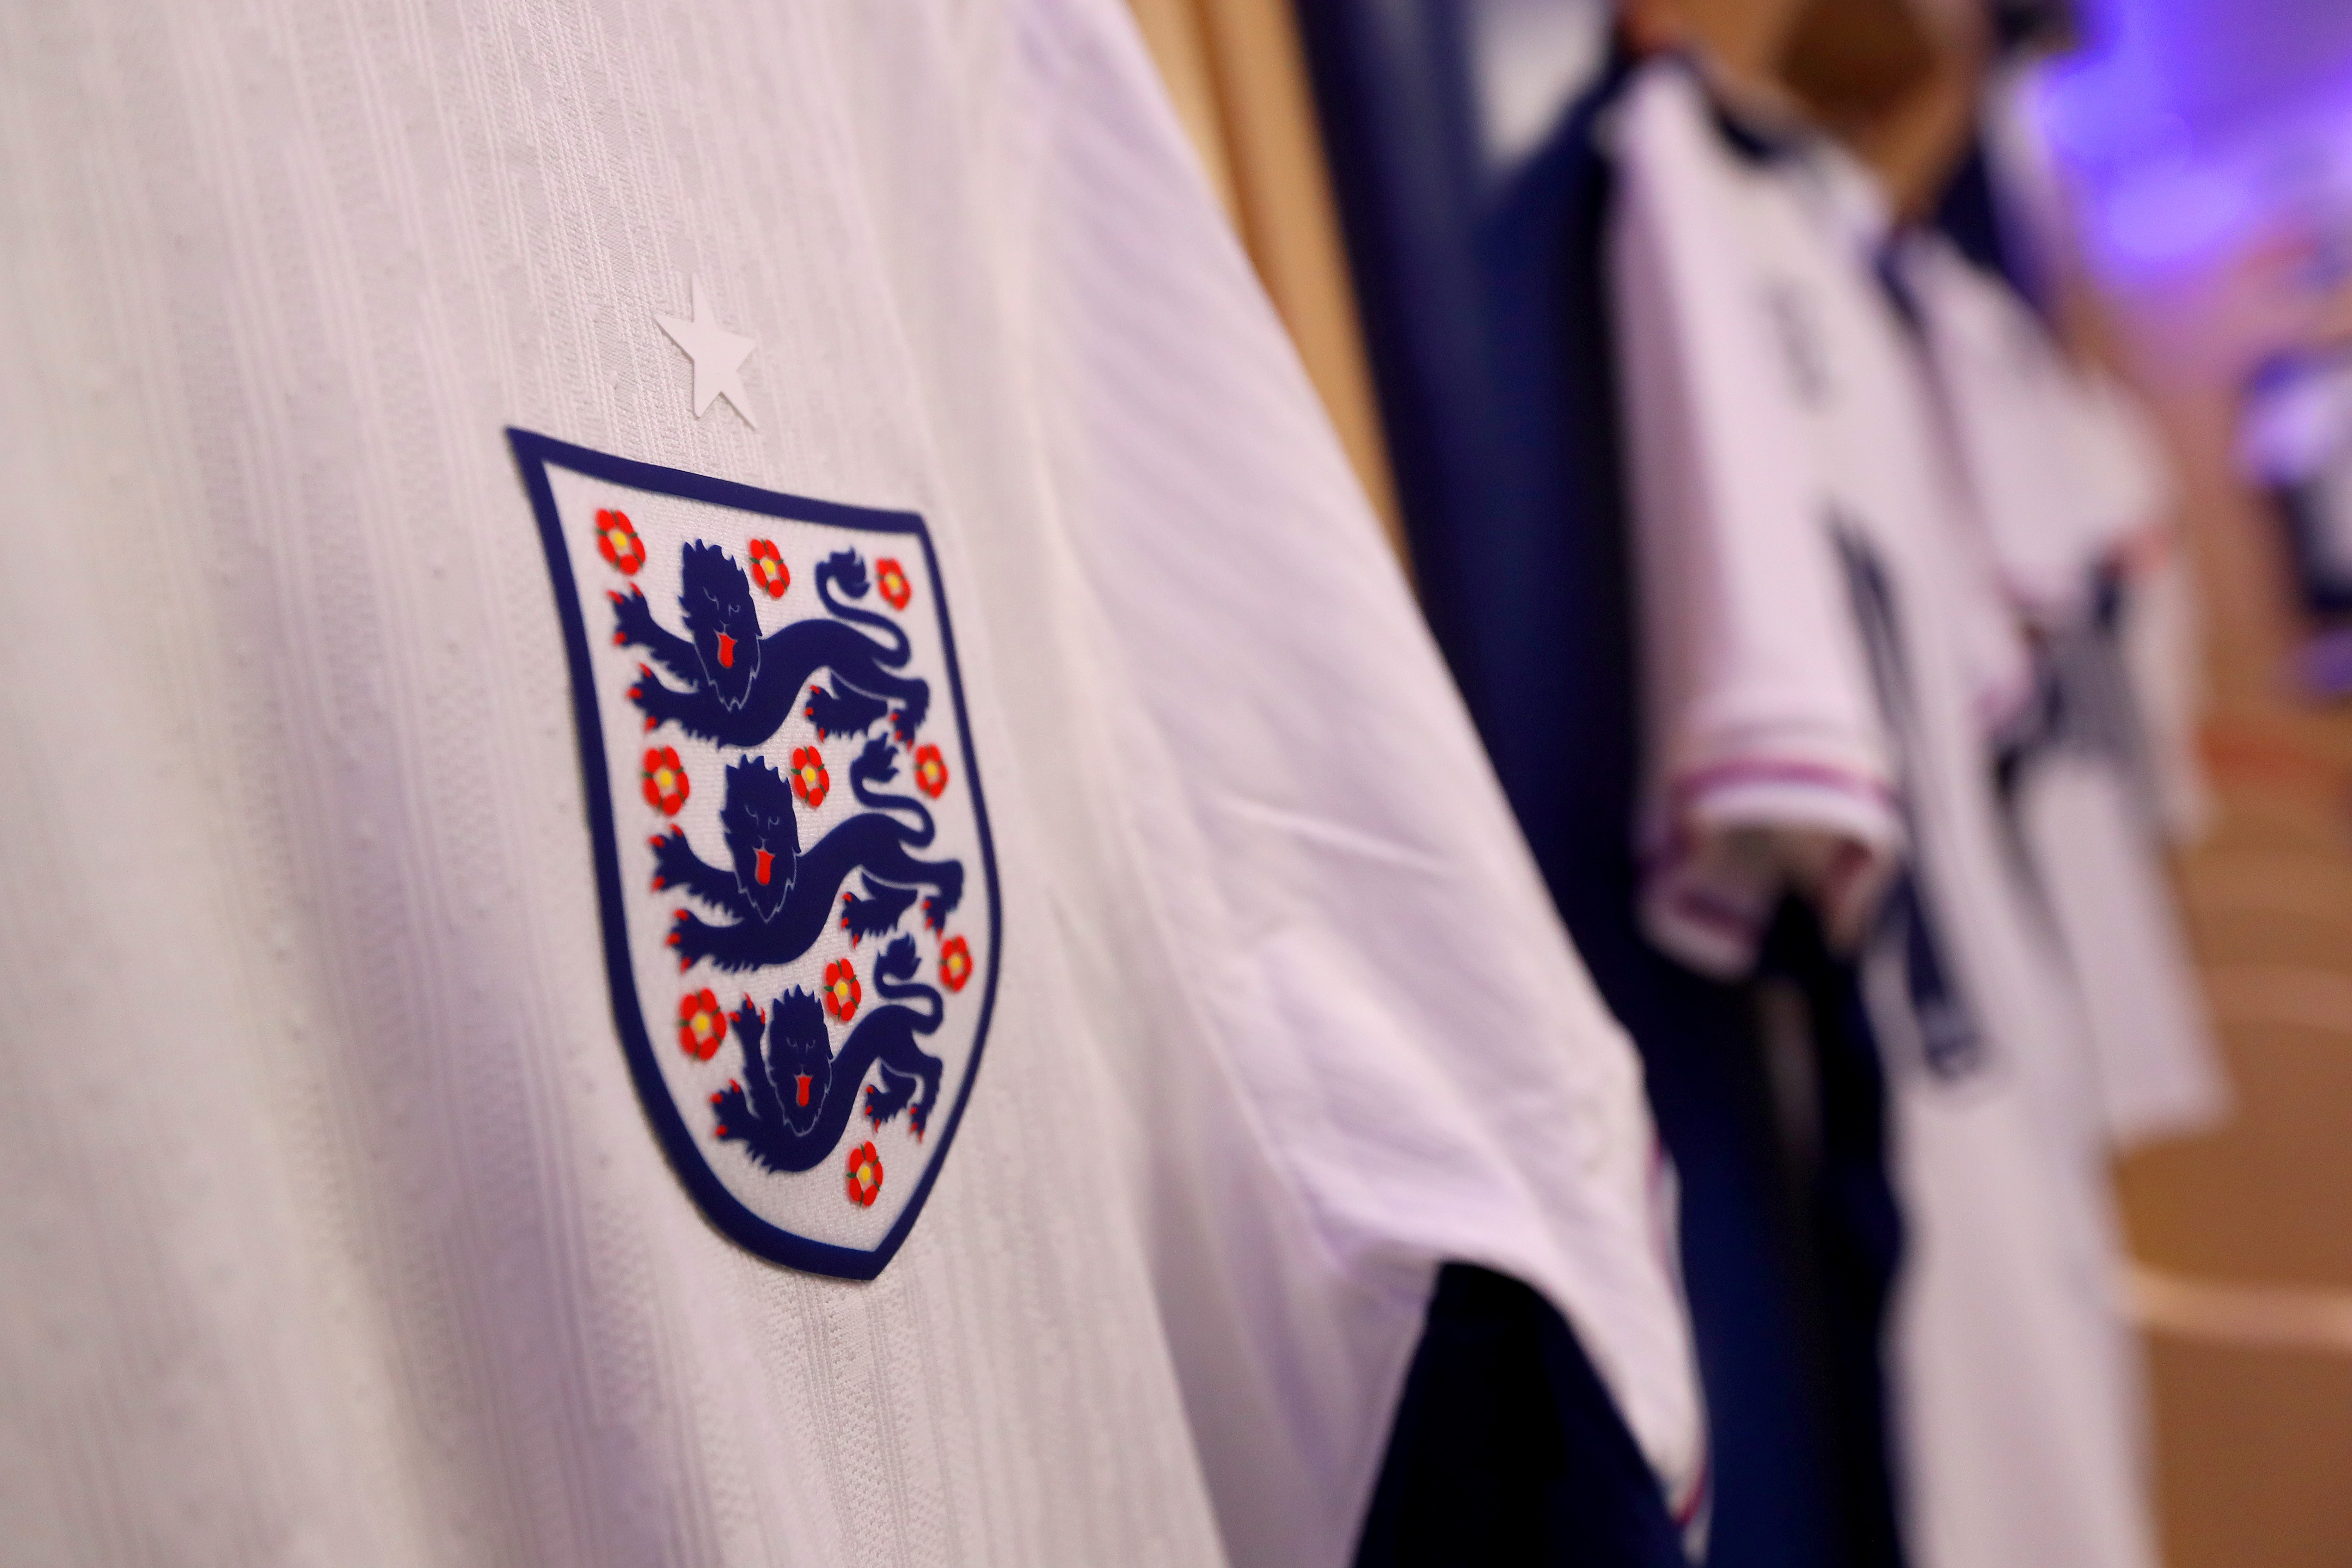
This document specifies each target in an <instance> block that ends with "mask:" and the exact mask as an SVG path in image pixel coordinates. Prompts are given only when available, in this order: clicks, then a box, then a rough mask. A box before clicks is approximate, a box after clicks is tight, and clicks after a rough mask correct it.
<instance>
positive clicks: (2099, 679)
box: [1897, 234, 2227, 1146]
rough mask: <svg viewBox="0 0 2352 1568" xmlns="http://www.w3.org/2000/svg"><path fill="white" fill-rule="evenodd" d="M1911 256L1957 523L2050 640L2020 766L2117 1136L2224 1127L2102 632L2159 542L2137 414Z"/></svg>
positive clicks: (1946, 249)
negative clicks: (2110, 580) (2034, 728)
mask: <svg viewBox="0 0 2352 1568" xmlns="http://www.w3.org/2000/svg"><path fill="white" fill-rule="evenodd" d="M1897 256H1898V266H1899V267H1900V269H1901V274H1902V277H1903V279H1904V283H1905V288H1906V294H1907V296H1908V298H1909V299H1910V300H1911V301H1912V303H1913V306H1914V308H1915V309H1916V312H1917V318H1918V322H1919V341H1920V343H1921V346H1922V348H1923V350H1924V353H1925V360H1926V363H1927V366H1928V368H1929V370H1930V373H1931V374H1932V375H1933V378H1934V384H1935V389H1936V393H1937V398H1936V402H1937V409H1938V412H1939V413H1940V415H1941V416H1942V418H1943V421H1944V424H1945V428H1946V429H1947V430H1948V433H1949V435H1950V437H1951V447H1952V449H1953V450H1954V452H1955V453H1956V454H1957V457H1958V468H1959V470H1960V472H1961V474H1962V476H1963V478H1964V480H1965V485H1964V489H1965V490H1966V495H1967V503H1968V504H1967V505H1966V506H1964V507H1961V508H1957V509H1954V510H1953V511H1952V513H1951V515H1953V516H1954V517H1955V518H1956V519H1958V520H1959V521H1961V522H1962V524H1963V526H1965V527H1968V528H1969V529H1971V531H1973V532H1974V533H1975V534H1976V535H1977V538H1978V541H1979V545H1980V547H1981V548H1982V549H1983V550H1984V551H1985V552H1987V553H1988V554H1989V555H1990V558H1991V560H1992V562H1993V563H1994V564H1995V568H1996V574H1997V575H1998V577H1999V579H2000V584H2001V585H2002V587H2003V589H2004V590H2005V594H2004V595H2002V597H2003V599H2005V601H2006V608H2007V610H2008V611H2009V613H2011V614H2013V615H2014V616H2016V617H2017V618H2018V619H2020V620H2021V621H2022V622H2023V623H2024V624H2025V625H2027V626H2031V627H2032V628H2033V629H2034V630H2035V631H2036V632H2038V633H2039V634H2040V637H2041V639H2042V650H2043V668H2044V670H2045V672H2046V676H2045V678H2046V679H2048V680H2049V681H2050V682H2051V683H2052V684H2051V709H2050V710H2049V711H2048V712H2047V714H2046V715H2045V716H2044V720H2043V727H2045V728H2048V729H2049V730H2051V731H2052V732H2051V733H2050V734H2048V735H2046V736H2045V737H2043V738H2042V740H2041V741H2040V742H2037V743H2035V744H2033V745H2032V747H2031V749H2030V750H2029V752H2028V753H2027V754H2026V755H2025V756H2023V757H2022V758H2021V761H2020V763H2019V764H2018V768H2017V774H2016V777H2015V780H2014V783H2013V786H2012V787H2013V795H2012V808H2013V810H2014V811H2015V813H2016V816H2017V821H2018V825H2019V827H2020V830H2021V833H2022V835H2023V837H2024V839H2025V845H2026V848H2027V850H2028V853H2029V855H2030V857H2031V859H2032V865H2033V868H2034V872H2035V877H2036V880H2037V882H2038V883H2039V885H2040V888H2041V890H2042V895H2043V897H2044V899H2045V900H2046V903H2047V905H2048V909H2049V911H2050V913H2051V914H2052V916H2053V918H2054V921H2055V923H2056V927H2057V931H2058V933H2059V936H2060V938H2061V942H2062V945H2063V950H2064V952H2065V955H2066V959H2067V963H2068V967H2069V969H2070V971H2071V972H2072V973H2073V975H2074V981H2075V983H2076V984H2077V986H2078V987H2079V989H2080V992H2081V994H2082V998H2083V1005H2084V1015H2085V1017H2086V1020H2087V1022H2088V1024H2089V1027H2090V1038H2091V1043H2092V1047H2093V1049H2094V1053H2095V1060H2096V1064H2097V1068H2098V1072H2097V1079H2098V1097H2099V1099H2098V1102H2099V1106H2100V1109H2101V1112H2102V1114H2103V1116H2104V1118H2105V1124H2106V1127H2107V1130H2108V1134H2109V1136H2110V1137H2111V1138H2112V1139H2113V1140H2114V1141H2115V1142H2116V1143H2117V1144H2118V1145H2119V1146H2129V1145H2132V1144H2135V1143H2138V1142H2146V1141H2147V1140H2150V1139H2153V1138H2158V1137H2164V1136H2170V1135H2178V1134H2180V1133H2183V1132H2188V1131H2198V1130H2200V1129H2202V1128H2206V1127H2210V1125H2212V1123H2213V1122H2215V1121H2218V1120H2219V1119H2220V1118H2221V1115H2222V1114H2223V1113H2224V1111H2225V1109H2226V1104H2227V1094H2226V1090H2225V1089H2224V1088H2223V1085H2222V1080H2221V1069H2220V1067H2219V1065H2218V1056H2217V1051H2216V1047H2215V1045H2214V1041H2213V1036H2212V1026H2211V1023H2210V1019H2209V1017H2208V1016H2207V1014H2206V1011H2205V1007H2204V1004H2203V1001H2202V998H2201V997H2200V995H2199V994H2198V992H2197V988H2196V980H2195V976H2194V974H2193V973H2192V972H2191V969H2190V966H2189V958H2188V950H2187V943H2186V942H2185V940H2184V939H2183V937H2182V935H2181V931H2180V928H2179V919H2178V917H2177V916H2176V915H2175V913H2174V911H2173V908H2172V903H2171V895H2170V893H2169V891H2168V889H2167V888H2166V886H2165V882H2164V872H2163V868H2162V865H2161V863H2160V861H2159V860H2158V831H2159V827H2158V821H2156V820H2154V819H2153V818H2154V816H2155V815H2156V813H2155V811H2152V810H2151V809H2150V808H2151V807H2157V808H2158V809H2160V806H2158V800H2160V798H2161V794H2162V792H2160V791H2150V790H2149V789H2147V788H2146V787H2143V786H2142V784H2141V781H2142V780H2143V779H2144V778H2146V777H2147V773H2148V770H2147V768H2146V767H2145V765H2144V764H2143V763H2142V759H2143V758H2144V757H2145V756H2146V755H2147V752H2148V751H2149V749H2150V741H2151V739H2152V738H2151V737H2150V736H2149V735H2148V734H2147V731H2148V728H2149V726H2147V724H2145V723H2143V722H2142V721H2141V720H2140V717H2139V712H2140V709H2141V706H2142V705H2141V704H2140V703H2139V702H2137V700H2135V693H2134V692H2133V690H2132V688H2131V686H2130V685H2129V684H2128V681H2127V678H2126V676H2125V673H2124V671H2125V669H2126V666H2125V665H2124V664H2123V663H2122V661H2121V659H2120V658H2118V657H2117V650H2116V647H2114V646H2113V645H2111V644H2109V643H2108V642H2107V639H2105V637H2103V636H2102V635H2101V634H2100V632H2099V631H2098V630H2097V629H2096V628H2095V626H2094V625H2093V624H2092V623H2093V619H2094V616H2095V613H2096V612H2095V605H2094V603H2093V595H2094V589H2095V583H2096V581H2097V578H2098V574H2099V572H2100V570H2101V569H2102V568H2103V567H2106V566H2111V565H2120V564H2122V563H2123V562H2124V561H2125V560H2126V559H2127V558H2128V555H2129V552H2130V551H2131V547H2132V546H2133V545H2134V543H2135V542H2137V541H2138V540H2140V539H2141V538H2144V537H2147V536H2152V535H2153V536H2158V537H2160V533H2159V529H2160V523H2161V508H2162V504H2163V496H2162V491H2161V490H2160V489H2158V487H2157V486H2156V485H2154V484H2153V483H2150V482H2148V480H2147V478H2146V477H2145V476H2146V475H2147V472H2148V465H2147V463H2146V462H2144V461H2136V460H2135V458H2134V454H2133V451H2132V447H2133V446H2134V444H2135V443H2134V442H2133V440H2132V437H2131V436H2130V433H2129V430H2128V427H2127V426H2126V425H2125V424H2124V421H2125V420H2126V418H2127V416H2126V414H2125V413H2124V411H2123V409H2122V407H2121V405H2119V404H2117V402H2116V398H2117V396H2118V394H2116V393H2115V392H2113V391H2112V390H2110V389H2105V388H2101V387H2097V386H2095V385H2092V384H2086V382H2085V379H2084V376H2083V375H2082V374H2080V373H2078V372H2076V371H2075V370H2074V367H2072V366H2071V365H2069V364H2067V363H2066V362H2065V361H2064V359H2063V357H2062V356H2061V355H2060V353H2058V351H2057V348H2056V345H2055V344H2054V343H2053V342H2051V341H2050V339H2049V336H2048V333H2047V331H2045V330H2044V329H2043V328H2042V324H2041V322H2040V321H2039V320H2037V319H2036V318H2035V317H2034V316H2033V314H2032V312H2031V311H2030V310H2027V309H2026V307H2025V305H2024V302H2023V301H2022V300H2019V299H2017V298H2016V296H2015V295H2014V294H2013V293H2012V292H2011V290H2010V289H2009V288H2008V286H2007V285H2006V284H2004V283H2002V282H2001V281H2000V279H1995V278H1993V277H1990V276H1989V275H1987V274H1985V273H1983V272H1981V271H1979V269H1978V268H1975V267H1974V266H1973V265H1972V264H1971V263H1969V261H1968V260H1967V259H1966V258H1963V257H1962V256H1961V255H1960V254H1959V253H1958V250H1957V249H1955V248H1954V247H1952V246H1951V245H1950V243H1949V242H1948V241H1946V240H1943V239H1941V238H1940V237H1936V236H1933V235H1926V234H1920V235H1912V236H1906V237H1905V238H1904V239H1903V240H1902V241H1901V242H1900V243H1899V246H1898V249H1897ZM2144 581H2145V580H2144V579H2142V578H2140V577H2137V576H2136V577H2134V578H2133V579H2132V580H2131V582H2129V583H2128V584H2126V593H2128V594H2129V595H2131V596H2130V598H2129V599H2128V601H2127V603H2126V615H2127V616H2137V615H2139V614H2141V613H2142V612H2143V611H2144V610H2152V611H2155V612H2157V613H2160V612H2161V607H2162V605H2161V601H2160V600H2151V601H2150V602H2148V603H2146V604H2144V603H2143V599H2142V587H2143V583H2144ZM2150 586H2153V584H2150ZM2158 592H2161V590H2160V589H2158ZM2151 794H2154V795H2158V800H2150V799H2147V798H2144V797H2146V796H2148V795H2151Z"/></svg>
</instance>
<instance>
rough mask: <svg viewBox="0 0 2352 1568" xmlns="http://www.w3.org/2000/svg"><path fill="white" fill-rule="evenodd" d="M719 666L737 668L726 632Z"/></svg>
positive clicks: (723, 637) (763, 878) (721, 638)
mask: <svg viewBox="0 0 2352 1568" xmlns="http://www.w3.org/2000/svg"><path fill="white" fill-rule="evenodd" d="M719 668H721V669H732V668H735V639H734V638H733V637H729V636H728V635H727V634H726V633H725V632H720V633H719ZM760 880H761V881H763V882H764V881H766V880H767V879H766V878H765V877H762V878H761V879H760Z"/></svg>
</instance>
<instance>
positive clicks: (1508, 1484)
mask: <svg viewBox="0 0 2352 1568" xmlns="http://www.w3.org/2000/svg"><path fill="white" fill-rule="evenodd" d="M1502 1563H1560V1564H1571V1563H1572V1564H1574V1565H1575V1568H1685V1558H1684V1556H1683V1552H1682V1546H1681V1541H1680V1533H1679V1531H1677V1529H1676V1528H1675V1522H1674V1521H1673V1520H1672V1519H1670V1518H1669V1517H1668V1516H1667V1513H1666V1505H1665V1500H1664V1496H1663V1495H1662V1494H1661V1493H1660V1491H1659V1489H1658V1484H1657V1480H1656V1478H1655V1477H1654V1476H1653V1475H1652V1474H1651V1471H1650V1467H1649V1462H1648V1461H1647V1460H1646V1459H1644V1458H1643V1457H1642V1451H1641V1449H1640V1448H1639V1447H1636V1446H1635V1444H1634V1442H1633V1434H1632V1433H1631V1432H1629V1431H1628V1430H1626V1427H1625V1423H1624V1421H1623V1419H1622V1417H1621V1416H1620V1415H1618V1414H1617V1407H1616V1405H1615V1404H1613V1403H1612V1401H1611V1399H1610V1397H1609V1391H1608V1389H1607V1388H1606V1387H1605V1386H1603V1384H1601V1378H1600V1376H1599V1374H1598V1373H1595V1372H1594V1371H1593V1370H1592V1363H1591V1362H1590V1361H1589V1360H1587V1359H1586V1357H1585V1354H1584V1352H1583V1349H1582V1347H1580V1345H1579V1344H1578V1343H1577V1341H1576V1335H1575V1334H1574V1333H1572V1332H1571V1331H1570V1329H1569V1326H1568V1323H1567V1321H1565V1320H1564V1319H1562V1318H1561V1317H1560V1315H1559V1312H1557V1311H1555V1310H1553V1309H1552V1307H1551V1305H1550V1303H1549V1302H1547V1301H1546V1300H1544V1299H1543V1298H1542V1297H1541V1296H1539V1295H1538V1294H1537V1293H1536V1292H1535V1291H1533V1290H1531V1289H1528V1287H1527V1286H1525V1285H1522V1284H1520V1283H1519V1282H1518V1281H1517V1280H1516V1279H1509V1278H1507V1277H1506V1276H1504V1275H1500V1274H1495V1273H1490V1272H1488V1271H1487V1270H1486V1269H1484V1268H1472V1267H1470V1266H1468V1265H1466V1264H1453V1265H1449V1266H1448V1267H1447V1268H1444V1270H1442V1271H1441V1272H1440V1273H1439V1275H1438V1281H1437V1291H1436V1294H1435V1296H1434V1297H1433V1299H1432V1300H1431V1301H1430V1306H1429V1321H1428V1326H1427V1328H1426V1329H1425V1330H1424V1331H1423V1335H1422V1340H1421V1346H1420V1349H1419V1350H1418V1351H1417V1352H1415V1353H1414V1356H1413V1362H1412V1372H1411V1373H1408V1374H1407V1376H1406V1379H1405V1391H1404V1396H1403V1398H1402V1400H1400V1401H1399V1403H1398V1405H1397V1416H1396V1424H1395V1431H1394V1434H1393V1436H1391V1442H1390V1447H1389V1458H1388V1463H1387V1465H1386V1467H1385V1468H1384V1469H1383V1470H1382V1472H1381V1484H1380V1489H1379V1490H1378V1492H1377V1493H1376V1494H1375V1496H1374V1497H1373V1500H1372V1506H1371V1509H1370V1512H1369V1513H1368V1514H1367V1515H1366V1518H1365V1521H1364V1532H1363V1536H1362V1539H1361V1542H1360V1546H1359V1548H1358V1551H1357V1553H1356V1568H1455V1565H1457V1564H1458V1565H1460V1568H1496V1565H1497V1564H1502Z"/></svg>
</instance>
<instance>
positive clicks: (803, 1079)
mask: <svg viewBox="0 0 2352 1568" xmlns="http://www.w3.org/2000/svg"><path fill="white" fill-rule="evenodd" d="M793 1082H794V1083H796V1084H798V1085H799V1086H800V1103H802V1104H803V1105H806V1104H807V1103H808V1086H809V1075H808V1074H806V1073H804V1072H803V1073H794V1074H793Z"/></svg>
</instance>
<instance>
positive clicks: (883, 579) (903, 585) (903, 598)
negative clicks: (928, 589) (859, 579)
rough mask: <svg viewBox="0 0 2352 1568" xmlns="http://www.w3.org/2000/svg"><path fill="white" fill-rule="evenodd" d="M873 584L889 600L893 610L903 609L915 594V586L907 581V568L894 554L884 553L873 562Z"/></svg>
mask: <svg viewBox="0 0 2352 1568" xmlns="http://www.w3.org/2000/svg"><path fill="white" fill-rule="evenodd" d="M874 585H875V586H876V587H877V588H879V589H881V590H882V596H883V597H884V598H885V599H887V600H889V601H890V607H891V608H892V609H894V610H903V609H905V608H906V607H907V601H908V600H909V599H911V598H913V597H914V596H915V586H914V584H911V583H909V582H908V581H907V570H906V568H905V567H903V566H901V565H899V564H898V560H897V558H896V557H894V556H889V555H885V556H884V557H883V558H882V559H881V560H879V561H877V562H876V563H874Z"/></svg>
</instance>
